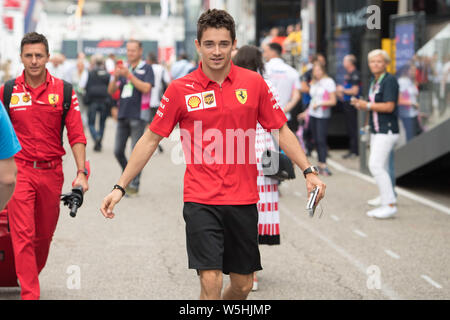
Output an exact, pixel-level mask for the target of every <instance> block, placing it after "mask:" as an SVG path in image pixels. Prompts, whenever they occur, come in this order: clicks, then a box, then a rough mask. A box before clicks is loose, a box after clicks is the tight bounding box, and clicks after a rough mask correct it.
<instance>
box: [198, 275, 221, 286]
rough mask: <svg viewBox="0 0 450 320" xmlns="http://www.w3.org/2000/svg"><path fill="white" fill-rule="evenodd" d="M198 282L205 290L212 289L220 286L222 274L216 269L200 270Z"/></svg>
mask: <svg viewBox="0 0 450 320" xmlns="http://www.w3.org/2000/svg"><path fill="white" fill-rule="evenodd" d="M200 283H201V285H202V287H203V288H205V289H207V290H214V289H217V288H219V290H220V289H221V287H222V274H221V271H217V270H204V271H200Z"/></svg>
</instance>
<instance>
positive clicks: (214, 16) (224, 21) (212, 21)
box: [197, 9, 236, 42]
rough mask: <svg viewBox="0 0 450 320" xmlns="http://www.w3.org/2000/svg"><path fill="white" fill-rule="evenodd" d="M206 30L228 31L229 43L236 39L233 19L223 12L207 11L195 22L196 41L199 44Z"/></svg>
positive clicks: (216, 10)
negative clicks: (223, 29)
mask: <svg viewBox="0 0 450 320" xmlns="http://www.w3.org/2000/svg"><path fill="white" fill-rule="evenodd" d="M207 28H216V29H220V28H225V29H227V30H228V31H230V35H231V41H232V42H234V40H235V39H236V28H235V24H234V19H233V17H232V16H231V15H230V14H229V13H228V12H226V11H225V10H218V9H208V10H207V11H205V12H203V13H202V15H201V16H200V18H198V21H197V40H198V41H199V42H200V41H201V39H202V35H203V32H204V31H205V30H206V29H207Z"/></svg>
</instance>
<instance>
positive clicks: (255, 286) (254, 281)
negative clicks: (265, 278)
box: [252, 277, 258, 291]
mask: <svg viewBox="0 0 450 320" xmlns="http://www.w3.org/2000/svg"><path fill="white" fill-rule="evenodd" d="M252 291H258V278H256V277H254V278H253V287H252Z"/></svg>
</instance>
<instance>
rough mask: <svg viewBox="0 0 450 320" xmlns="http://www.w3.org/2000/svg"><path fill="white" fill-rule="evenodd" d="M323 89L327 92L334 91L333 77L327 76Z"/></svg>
mask: <svg viewBox="0 0 450 320" xmlns="http://www.w3.org/2000/svg"><path fill="white" fill-rule="evenodd" d="M324 87H325V90H327V91H328V92H335V91H336V83H335V82H334V80H333V79H331V78H327V80H326V81H325V83H324Z"/></svg>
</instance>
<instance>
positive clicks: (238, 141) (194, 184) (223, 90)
mask: <svg viewBox="0 0 450 320" xmlns="http://www.w3.org/2000/svg"><path fill="white" fill-rule="evenodd" d="M286 121H287V119H286V116H285V115H284V113H283V111H282V110H281V108H280V106H279V105H278V103H277V101H276V99H275V98H274V96H273V94H272V92H271V91H270V89H269V87H268V86H267V84H266V82H265V81H264V79H263V78H262V77H261V76H260V75H259V74H258V73H256V72H253V71H250V70H247V69H244V68H240V67H237V66H235V65H234V64H233V63H232V64H231V70H230V73H229V74H228V76H227V78H226V79H225V81H224V82H223V83H222V85H219V84H218V83H216V82H214V81H212V80H210V79H209V78H208V77H207V76H206V75H205V74H204V73H203V71H202V64H200V66H199V68H198V69H197V70H196V71H194V72H192V73H190V74H188V75H187V76H185V77H183V78H180V79H177V80H175V81H173V82H172V83H171V84H170V86H169V87H168V88H167V90H166V92H165V93H164V96H163V98H162V100H161V105H160V106H159V108H158V111H157V114H156V116H155V118H154V120H153V122H152V123H151V125H150V130H152V131H153V132H155V133H156V134H159V135H161V136H164V137H168V136H169V135H170V133H171V132H172V130H173V128H174V127H175V125H176V124H177V123H179V124H180V136H181V142H182V146H183V151H184V156H185V160H186V165H187V166H186V172H185V176H184V201H185V202H197V203H203V204H211V205H244V204H253V203H257V202H258V199H259V195H258V191H257V184H256V179H257V168H256V156H255V134H256V123H257V122H259V123H260V124H261V125H262V126H263V127H264V128H265V129H267V130H270V129H280V128H281V127H282V126H283V124H284V123H285V122H286Z"/></svg>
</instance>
